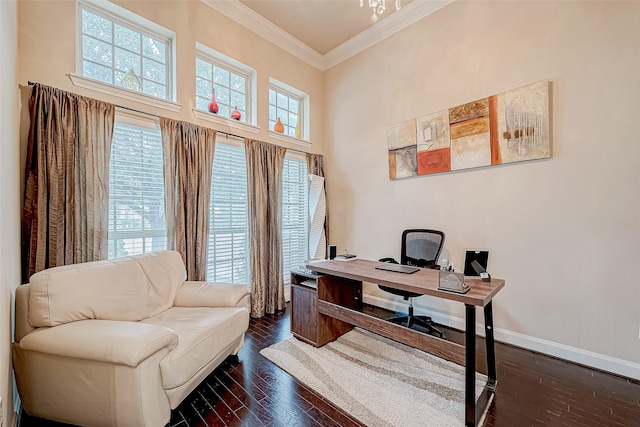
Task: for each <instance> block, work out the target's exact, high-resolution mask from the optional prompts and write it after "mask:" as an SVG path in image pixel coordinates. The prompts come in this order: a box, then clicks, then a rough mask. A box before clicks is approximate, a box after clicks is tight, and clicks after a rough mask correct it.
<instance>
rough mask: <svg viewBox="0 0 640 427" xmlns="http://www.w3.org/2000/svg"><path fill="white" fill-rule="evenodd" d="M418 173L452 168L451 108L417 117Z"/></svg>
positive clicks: (444, 170) (443, 170)
mask: <svg viewBox="0 0 640 427" xmlns="http://www.w3.org/2000/svg"><path fill="white" fill-rule="evenodd" d="M416 144H417V151H418V175H425V174H429V173H436V172H446V171H448V170H451V140H450V137H449V110H444V111H440V112H438V113H433V114H430V115H428V116H424V117H418V118H417V119H416Z"/></svg>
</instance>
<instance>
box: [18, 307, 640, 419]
mask: <svg viewBox="0 0 640 427" xmlns="http://www.w3.org/2000/svg"><path fill="white" fill-rule="evenodd" d="M368 310H369V312H371V313H374V314H378V315H380V316H384V315H389V313H388V312H384V311H383V310H380V309H375V308H368ZM442 329H443V330H444V332H445V334H446V336H447V338H448V339H451V340H453V341H456V342H462V339H463V336H462V334H461V333H460V332H458V331H454V330H450V329H447V328H442ZM290 336H291V333H290V331H289V313H288V311H287V312H285V313H282V314H278V315H273V316H267V317H265V318H263V319H259V320H251V324H250V326H249V331H248V332H247V336H246V340H245V345H244V348H243V349H242V350H241V351H240V353H239V354H238V356H237V357H230V358H229V359H227V360H226V361H225V362H224V363H223V364H222V365H221V366H220V367H219V368H218V369H217V370H216V371H214V372H213V373H212V374H211V375H210V376H209V377H208V378H207V379H206V380H205V381H204V382H203V383H202V384H201V385H200V386H199V387H198V388H197V389H196V390H195V391H194V392H193V393H192V394H191V395H190V396H189V397H188V398H187V399H185V401H184V402H183V403H182V404H181V405H180V406H179V407H178V408H177V409H176V410H174V411H173V412H172V414H171V422H170V426H171V427H205V426H224V425H232V426H252V427H253V426H287V427H288V426H362V424H361V423H359V422H358V421H356V420H355V419H353V418H352V417H350V416H349V414H347V413H345V412H343V411H341V410H340V409H337V408H336V407H334V406H333V405H332V404H330V403H328V402H327V401H325V400H324V399H323V398H322V397H321V396H319V395H317V394H315V393H314V392H313V391H311V390H310V389H308V388H307V387H305V386H304V385H303V384H301V383H299V382H298V381H296V380H295V379H294V378H293V377H291V376H290V375H289V374H287V373H286V372H284V371H282V370H281V369H280V368H278V367H277V366H275V365H274V364H273V363H271V362H270V361H268V360H267V359H265V358H264V357H262V356H261V355H260V353H259V352H260V350H261V349H263V348H265V347H268V346H269V345H271V344H274V343H276V342H279V341H281V340H284V339H286V338H289V337H290ZM483 347H484V340H481V339H480V340H479V345H478V370H479V371H480V372H483V373H486V370H485V369H486V364H485V363H484V358H485V354H484V349H483ZM496 355H497V368H498V387H497V391H496V395H495V399H494V401H493V403H492V405H491V408H490V409H489V412H488V415H487V419H486V421H485V423H484V425H485V426H487V427H520V426H607V427H611V426H628V427H640V382H635V381H631V380H627V379H625V378H621V377H618V376H615V375H611V374H607V373H604V372H601V371H597V370H594V369H590V368H586V367H583V366H579V365H576V364H573V363H569V362H565V361H563V360H559V359H555V358H552V357H549V356H546V355H542V354H539V353H534V352H531V351H527V350H523V349H521V348H517V347H513V346H509V345H505V344H500V343H497V345H496ZM462 424H463V422H462V420H461V421H460V425H462ZM19 425H20V427H28V426H37V427H61V426H62V424H59V423H53V422H48V421H44V420H40V419H35V418H33V417H29V416H28V415H26V414H23V415H22V416H21V420H20V424H19ZM425 425H427V422H426V420H425ZM399 427H401V426H399Z"/></svg>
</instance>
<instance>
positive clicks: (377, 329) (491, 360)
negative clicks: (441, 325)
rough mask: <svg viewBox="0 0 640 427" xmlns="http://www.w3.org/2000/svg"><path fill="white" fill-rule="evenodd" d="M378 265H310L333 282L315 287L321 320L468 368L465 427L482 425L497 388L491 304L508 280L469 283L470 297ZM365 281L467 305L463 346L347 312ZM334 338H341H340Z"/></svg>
mask: <svg viewBox="0 0 640 427" xmlns="http://www.w3.org/2000/svg"><path fill="white" fill-rule="evenodd" d="M380 264H381V263H380V262H376V261H368V260H363V259H357V260H354V261H335V260H333V261H321V262H314V263H313V264H307V268H309V269H311V270H313V271H315V272H317V273H323V274H325V275H327V276H329V278H330V280H318V281H317V311H318V313H319V315H320V317H321V318H322V319H325V320H326V318H332V319H337V320H339V321H341V322H344V323H347V324H351V325H355V326H359V327H361V328H363V329H367V330H369V331H371V332H374V333H376V334H379V335H383V336H386V337H388V338H391V339H393V340H395V341H399V342H402V343H404V344H407V345H410V346H412V347H416V348H419V349H420V350H423V351H426V352H428V353H432V354H434V355H436V356H439V357H442V358H443V359H447V360H450V361H452V362H454V363H457V364H459V365H463V366H464V367H465V425H466V426H475V425H476V423H477V422H479V419H480V417H481V416H482V412H483V410H484V408H485V407H486V406H487V405H488V404H489V402H490V400H491V398H492V396H493V394H494V392H495V388H496V384H497V381H496V357H495V344H494V336H493V310H492V306H491V300H492V298H493V297H494V296H495V295H496V294H497V293H498V291H499V290H500V289H502V288H503V287H504V280H502V279H496V278H492V279H491V282H483V281H482V280H480V279H475V278H465V283H467V284H468V285H469V286H470V287H471V290H469V292H467V293H466V294H457V293H453V292H446V291H440V290H438V271H437V270H428V269H420V271H417V272H415V273H412V274H403V273H395V272H391V271H384V270H376V269H375V267H376V266H377V265H380ZM363 281H365V282H372V283H376V284H380V285H384V286H389V287H391V288H396V289H402V290H406V291H411V292H416V293H419V294H423V295H430V296H434V297H438V298H444V299H447V300H450V301H458V302H461V303H464V305H465V344H464V346H462V345H460V344H456V343H453V342H449V341H446V340H443V339H441V338H437V337H434V336H431V335H427V334H423V333H421V332H418V331H415V330H413V329H409V328H406V327H403V326H400V325H396V324H394V323H391V322H387V321H385V320H383V319H379V318H377V317H374V316H371V315H368V314H366V313H362V312H361V311H360V310H358V307H354V306H351V307H349V306H345V304H344V301H345V298H344V294H343V290H344V289H353V286H354V285H353V284H354V282H355V283H359V284H360V286H361V284H362V282H363ZM476 307H483V308H484V318H485V321H484V323H485V336H486V347H487V377H488V379H487V385H486V386H485V388H484V390H483V392H482V394H481V395H480V398H479V399H478V402H477V406H478V407H479V408H480V409H482V410H480V411H476V399H475V376H476ZM292 311H293V310H292ZM336 332H338V331H336ZM344 332H346V330H344ZM344 332H341V333H344ZM335 335H336V338H337V335H338V334H337V333H336V334H335ZM319 345H322V344H319Z"/></svg>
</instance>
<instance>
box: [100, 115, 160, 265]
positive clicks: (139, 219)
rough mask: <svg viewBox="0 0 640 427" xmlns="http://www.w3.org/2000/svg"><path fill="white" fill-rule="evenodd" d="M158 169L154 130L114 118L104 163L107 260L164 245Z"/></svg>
mask: <svg viewBox="0 0 640 427" xmlns="http://www.w3.org/2000/svg"><path fill="white" fill-rule="evenodd" d="M162 168H163V159H162V136H161V133H160V130H159V129H155V128H154V127H153V125H150V126H136V125H132V124H128V123H123V122H121V121H118V119H117V118H116V122H115V123H114V129H113V141H112V143H111V158H110V161H109V218H108V220H109V223H108V241H109V244H108V247H109V254H108V257H109V258H120V257H123V256H129V255H137V254H141V253H146V252H153V251H159V250H164V249H166V248H167V226H166V220H165V210H164V178H163V169H162Z"/></svg>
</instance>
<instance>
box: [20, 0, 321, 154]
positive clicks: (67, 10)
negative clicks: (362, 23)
mask: <svg viewBox="0 0 640 427" xmlns="http://www.w3.org/2000/svg"><path fill="white" fill-rule="evenodd" d="M114 3H116V4H118V5H119V6H122V7H124V8H126V9H128V10H130V11H131V12H134V13H135V14H137V15H140V16H142V17H144V18H146V19H148V20H150V21H152V22H155V23H156V24H158V25H161V26H163V27H165V28H167V29H169V30H171V31H173V32H174V33H175V34H176V80H177V90H176V94H177V102H178V103H180V104H182V109H181V110H180V111H179V112H178V113H172V112H169V111H165V110H161V109H158V108H155V107H149V106H146V105H143V104H139V103H136V102H133V101H128V100H123V99H118V98H115V97H110V96H107V95H103V94H100V93H97V92H94V91H91V90H88V89H83V88H80V87H75V86H73V84H72V83H71V80H70V79H69V78H68V77H67V74H69V73H75V72H76V49H75V40H76V2H75V1H71V0H64V1H60V0H49V1H32V0H22V1H20V83H21V84H26V83H27V81H29V80H30V81H33V82H38V83H43V84H47V85H50V86H54V87H58V88H60V89H64V90H67V91H70V92H74V93H79V94H81V95H86V96H90V97H93V98H98V99H103V100H105V101H109V102H113V103H114V104H117V105H122V106H127V107H131V108H135V109H138V110H142V111H145V112H149V113H153V114H157V115H161V116H164V117H170V118H175V119H180V120H185V121H189V122H193V123H198V124H201V125H203V126H206V127H211V128H214V129H216V128H218V129H219V130H223V131H231V132H232V133H234V134H239V135H241V136H246V137H250V138H253V139H260V140H263V141H268V142H272V143H274V144H278V145H284V146H287V147H291V148H298V149H299V148H301V147H299V146H298V147H297V146H296V145H291V144H287V143H284V142H281V141H279V140H271V138H270V137H269V135H268V127H269V110H268V96H269V92H268V85H269V77H274V78H276V79H277V80H280V81H282V82H284V83H287V84H289V85H290V86H293V87H295V88H296V89H299V90H301V91H303V92H305V93H307V94H308V95H309V98H310V104H311V105H310V122H311V127H310V140H311V142H312V143H313V147H311V148H306V147H305V148H304V150H305V151H310V152H314V153H322V151H323V148H322V141H323V135H322V131H323V128H322V110H323V108H322V73H321V72H320V71H319V70H318V69H316V68H314V67H312V66H310V65H308V64H307V63H305V62H303V61H301V60H299V59H297V58H296V57H294V56H292V55H290V54H289V53H287V52H285V51H284V50H282V49H280V48H278V47H276V46H275V45H273V44H272V43H270V42H267V41H266V40H264V39H262V38H261V37H259V36H258V35H256V34H255V33H253V32H252V31H250V30H248V29H246V28H245V27H243V26H241V25H239V24H237V23H236V22H234V21H232V20H230V19H228V18H227V17H225V16H223V15H221V14H220V13H218V12H217V11H215V10H213V9H212V8H211V7H209V6H207V5H206V4H204V3H202V2H200V1H190V0H174V1H130V0H129V1H125V0H119V1H114ZM196 42H200V43H202V44H204V45H206V46H208V47H210V48H212V49H214V50H217V51H218V52H221V53H223V54H225V55H227V56H229V57H231V58H233V59H235V60H237V61H240V62H242V63H244V64H246V65H248V66H249V67H252V68H253V69H255V70H256V71H257V76H258V81H257V84H258V87H257V102H258V116H257V117H258V123H257V125H258V126H259V127H260V128H261V131H260V134H259V135H256V134H253V133H245V132H243V131H239V130H230V129H229V128H224V127H220V126H216V125H214V124H212V123H209V122H206V121H199V120H197V119H196V118H195V117H194V116H193V113H192V109H193V108H194V107H195V53H196Z"/></svg>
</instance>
